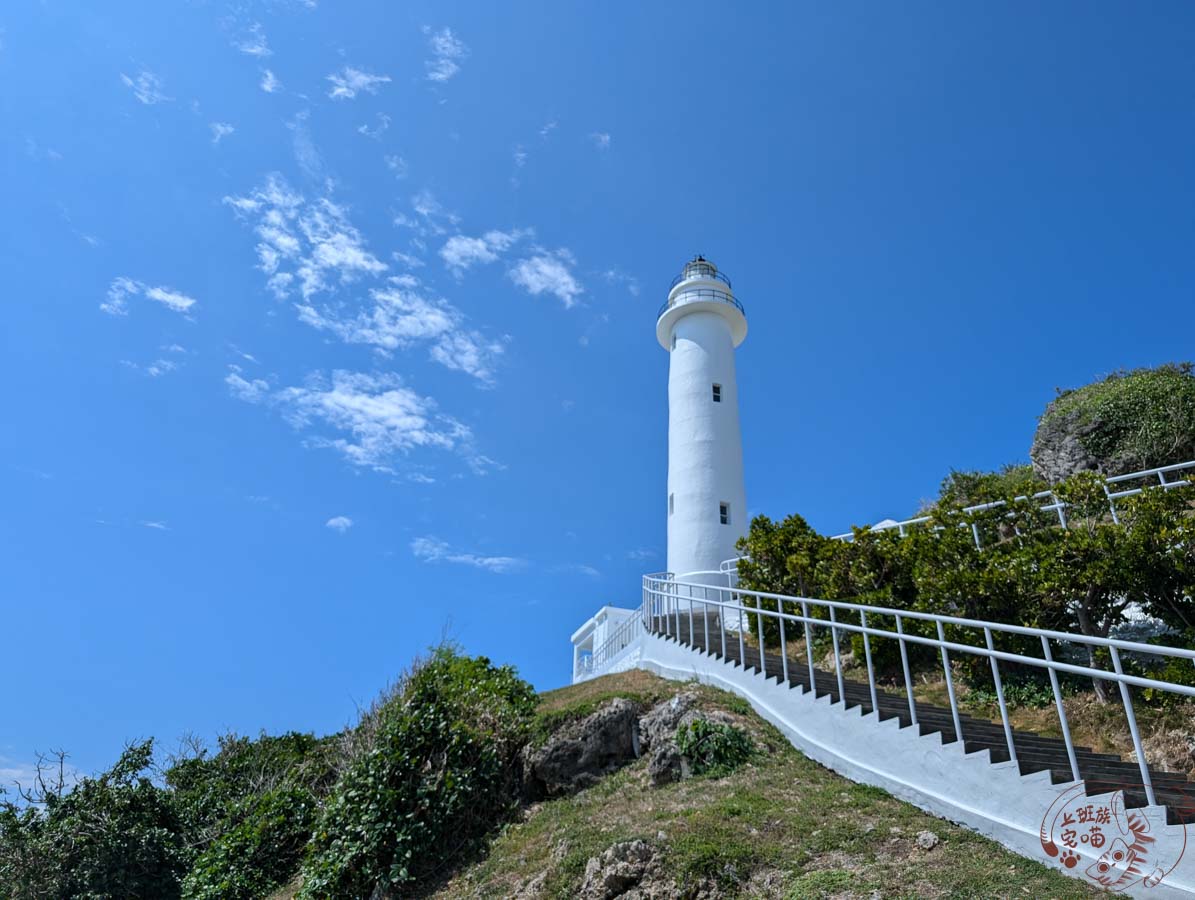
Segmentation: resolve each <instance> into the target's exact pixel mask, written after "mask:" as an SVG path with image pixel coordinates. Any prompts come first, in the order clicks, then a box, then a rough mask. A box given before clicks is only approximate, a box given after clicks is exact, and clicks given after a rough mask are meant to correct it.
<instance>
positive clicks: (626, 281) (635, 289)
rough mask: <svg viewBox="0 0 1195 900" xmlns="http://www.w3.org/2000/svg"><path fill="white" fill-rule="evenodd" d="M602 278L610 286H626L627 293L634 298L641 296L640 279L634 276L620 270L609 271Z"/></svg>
mask: <svg viewBox="0 0 1195 900" xmlns="http://www.w3.org/2000/svg"><path fill="white" fill-rule="evenodd" d="M602 277H603V278H605V279H606V281H608V282H609V283H610V284H622V285H625V286H626V289H627V293H628V294H630V295H631V296H632V297H638V296H639V290H640V288H639V279H638V278H636V277H635V276H634V275H628V274H626V273H625V272H622V271H619V270H618V269H607V270H606V271H605V272H603V273H602Z"/></svg>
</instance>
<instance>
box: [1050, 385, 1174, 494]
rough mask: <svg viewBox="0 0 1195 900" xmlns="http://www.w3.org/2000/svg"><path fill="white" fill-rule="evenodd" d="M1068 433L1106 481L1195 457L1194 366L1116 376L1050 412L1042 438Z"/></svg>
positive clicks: (1070, 395)
mask: <svg viewBox="0 0 1195 900" xmlns="http://www.w3.org/2000/svg"><path fill="white" fill-rule="evenodd" d="M1056 425H1058V426H1061V427H1065V428H1069V429H1070V430H1072V431H1073V432H1074V434H1075V435H1076V436H1077V439H1078V441H1079V444H1080V445H1081V446H1082V448H1083V449H1084V450H1085V451H1086V452H1087V453H1088V454H1089V455H1090V457H1091V458H1092V459H1093V460H1094V461H1095V465H1096V468H1097V469H1098V470H1099V471H1100V472H1102V473H1103V474H1104V475H1120V474H1123V473H1125V472H1132V471H1135V470H1138V469H1144V468H1147V467H1150V466H1165V465H1169V464H1171V463H1176V462H1185V461H1187V460H1189V459H1191V458H1192V457H1193V456H1195V374H1192V366H1191V364H1190V363H1168V364H1166V365H1162V366H1158V367H1157V368H1153V369H1148V368H1146V369H1134V370H1132V371H1120V372H1114V373H1113V374H1111V375H1109V376H1108V377H1107V378H1105V379H1103V380H1102V381H1096V382H1093V383H1092V384H1088V385H1085V386H1084V387H1081V388H1078V389H1076V390H1071V391H1060V392H1059V394H1058V397H1057V398H1056V399H1055V400H1054V401H1053V402H1052V403H1050V405H1049V406H1047V407H1046V410H1045V412H1044V413H1043V414H1042V417H1041V425H1040V427H1039V430H1038V434H1039V435H1041V434H1042V433H1043V429H1044V430H1046V431H1048V430H1049V429H1050V428H1051V427H1052V426H1056Z"/></svg>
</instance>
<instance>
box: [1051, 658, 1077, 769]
mask: <svg viewBox="0 0 1195 900" xmlns="http://www.w3.org/2000/svg"><path fill="white" fill-rule="evenodd" d="M1041 646H1042V650H1044V651H1045V654H1046V662H1047V663H1050V665H1049V667H1048V671H1049V673H1050V687H1052V688H1053V689H1054V703H1055V704H1056V705H1057V706H1058V724H1059V725H1061V726H1062V739H1063V740H1064V741H1065V742H1066V758H1067V759H1069V760H1070V764H1071V775H1072V776H1074V780H1075V781H1079V780H1080V776H1079V760H1078V758H1077V757H1076V756H1075V742H1074V741H1073V740H1072V739H1071V726H1070V722H1068V721H1067V718H1066V707H1065V706H1064V705H1063V703H1062V688H1061V687H1059V686H1058V673H1057V672H1056V671H1054V665H1053V663H1054V654H1053V652H1052V651H1051V650H1050V640H1049V638H1047V637H1046V636H1045V635H1044V634H1043V635H1042V636H1041Z"/></svg>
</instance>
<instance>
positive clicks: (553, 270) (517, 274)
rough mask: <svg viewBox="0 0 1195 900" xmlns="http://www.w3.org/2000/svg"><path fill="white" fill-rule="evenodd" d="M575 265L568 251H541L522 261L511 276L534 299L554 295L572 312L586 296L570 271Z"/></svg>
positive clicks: (511, 272) (512, 270)
mask: <svg viewBox="0 0 1195 900" xmlns="http://www.w3.org/2000/svg"><path fill="white" fill-rule="evenodd" d="M575 262H576V260H574V259H573V255H572V253H570V252H569V251H568V250H565V249H560V250H557V251H556V252H555V253H549V252H548V251H546V250H538V251H536V252H535V253H534V254H533V255H532V256H529V257H526V258H525V259H521V260H519V261H518V262H517V263H516V264H515V265H514V266H513V267H512V268H511V269H510V271H509V273H508V274H509V276H510V279H511V280H512V281H513V282H514V283H515V284H517V285H518V286H519V287H521V288H523V290H525V291H527V293H529V294H531V295H532V296H535V297H538V296H539V295H540V294H553V295H554V296H556V297H557V298H558V299H559V300H560V302H561V303H563V304H564V306H565V308H566V309H570V308H572V307H574V306H576V305H577V302H578V301H577V298H578V297H580V296H581V294H583V293H584V292H585V289H584V288H583V287H581V284H580V282H578V281H577V279H576V277H575V276H574V275H573V273H572V270H571V268H570V267H571V266H573V265H574V264H575Z"/></svg>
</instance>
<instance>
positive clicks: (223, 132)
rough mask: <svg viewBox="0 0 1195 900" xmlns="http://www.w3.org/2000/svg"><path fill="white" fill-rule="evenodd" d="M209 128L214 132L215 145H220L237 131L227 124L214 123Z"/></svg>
mask: <svg viewBox="0 0 1195 900" xmlns="http://www.w3.org/2000/svg"><path fill="white" fill-rule="evenodd" d="M208 128H210V129H211V130H212V143H213V144H218V143H220V141H222V140H224V138H226V137H228V136H229V135H230V134H232V133H233V132H234V131H236V129H235V128H234V127H233V126H231V125H229V124H228V123H227V122H212V123H211V124H209V125H208Z"/></svg>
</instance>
